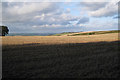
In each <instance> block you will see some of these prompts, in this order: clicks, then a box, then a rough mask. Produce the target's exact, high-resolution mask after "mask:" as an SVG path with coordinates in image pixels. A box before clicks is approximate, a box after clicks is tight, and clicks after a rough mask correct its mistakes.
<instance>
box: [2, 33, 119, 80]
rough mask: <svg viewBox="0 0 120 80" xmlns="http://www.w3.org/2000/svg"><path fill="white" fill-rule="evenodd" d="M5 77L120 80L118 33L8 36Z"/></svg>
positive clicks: (4, 45)
mask: <svg viewBox="0 0 120 80" xmlns="http://www.w3.org/2000/svg"><path fill="white" fill-rule="evenodd" d="M2 42H3V43H2V44H3V49H2V51H3V53H2V59H3V64H2V66H3V74H2V76H3V79H4V78H118V77H119V73H120V69H119V58H118V54H119V48H118V44H119V42H120V41H119V40H118V34H117V33H112V34H101V35H89V36H67V37H65V36H60V37H56V36H45V37H42V36H34V37H31V36H26V37H24V36H14V37H13V36H6V37H3V38H2Z"/></svg>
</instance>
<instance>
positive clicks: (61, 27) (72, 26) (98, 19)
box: [0, 0, 119, 33]
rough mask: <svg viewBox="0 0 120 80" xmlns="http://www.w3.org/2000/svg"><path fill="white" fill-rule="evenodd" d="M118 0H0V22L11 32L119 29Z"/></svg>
mask: <svg viewBox="0 0 120 80" xmlns="http://www.w3.org/2000/svg"><path fill="white" fill-rule="evenodd" d="M118 2H119V0H109V1H107V0H93V1H90V0H84V1H82V0H76V1H75V0H65V1H60V0H58V1H54V0H53V1H51V2H50V1H48V0H44V2H42V0H41V1H40V0H34V1H33V0H29V1H28V0H24V1H23V0H16V1H15V0H2V3H0V5H1V7H2V9H1V11H0V13H1V16H0V19H1V21H0V25H6V26H8V28H9V30H10V33H61V32H80V31H102V30H118V18H119V17H118Z"/></svg>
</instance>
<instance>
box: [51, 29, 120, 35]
mask: <svg viewBox="0 0 120 80" xmlns="http://www.w3.org/2000/svg"><path fill="white" fill-rule="evenodd" d="M108 33H120V30H112V31H88V32H73V33H72V32H64V33H61V34H54V35H53V36H79V35H98V34H108Z"/></svg>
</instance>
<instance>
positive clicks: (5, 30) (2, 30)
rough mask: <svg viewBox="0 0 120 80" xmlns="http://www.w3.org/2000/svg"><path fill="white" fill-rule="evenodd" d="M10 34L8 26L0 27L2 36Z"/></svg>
mask: <svg viewBox="0 0 120 80" xmlns="http://www.w3.org/2000/svg"><path fill="white" fill-rule="evenodd" d="M8 32H9V29H8V27H7V26H0V35H1V36H5V35H7V34H8Z"/></svg>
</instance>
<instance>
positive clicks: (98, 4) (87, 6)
mask: <svg viewBox="0 0 120 80" xmlns="http://www.w3.org/2000/svg"><path fill="white" fill-rule="evenodd" d="M107 3H108V2H81V3H80V5H82V6H84V8H85V9H86V10H90V11H94V10H98V9H100V8H103V7H105V6H106V4H107Z"/></svg>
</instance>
